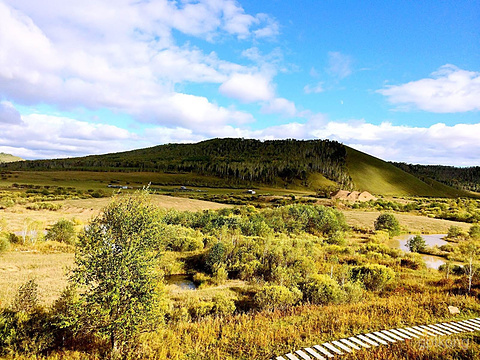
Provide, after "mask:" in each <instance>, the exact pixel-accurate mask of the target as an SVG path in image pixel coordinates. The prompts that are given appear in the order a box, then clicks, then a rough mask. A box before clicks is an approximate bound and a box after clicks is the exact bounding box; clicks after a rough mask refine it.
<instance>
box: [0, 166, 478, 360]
mask: <svg viewBox="0 0 480 360" xmlns="http://www.w3.org/2000/svg"><path fill="white" fill-rule="evenodd" d="M117 175H118V176H117ZM121 175H125V176H127V177H125V178H122V177H121ZM36 176H39V177H38V178H36V180H35V179H34V178H33V177H30V178H28V177H27V178H25V179H24V180H25V181H26V182H25V183H26V184H27V183H33V182H34V181H38V182H37V183H36V184H38V185H41V186H44V184H48V181H51V180H52V177H51V176H56V175H55V174H54V173H48V174H44V175H42V176H40V174H37V175H36ZM128 176H131V174H130V175H129V174H122V173H118V174H114V177H115V178H112V179H114V180H116V181H119V182H121V181H123V180H125V182H126V181H127V179H128V181H129V182H130V183H132V182H131V180H133V178H131V177H128ZM142 176H143V179H145V174H139V177H138V178H137V181H140V179H142ZM42 177H43V178H42ZM102 177H103V180H102V181H105V182H101V180H100V179H101V178H102ZM19 178H20V174H19V177H18V178H16V179H17V180H18V179H19ZM122 179H123V180H122ZM70 180H71V179H70ZM70 180H64V181H66V182H65V183H63V185H61V186H69V185H68V184H70V186H73V185H74V183H72V182H71V183H68V181H70ZM106 180H107V179H106V175H105V174H102V176H100V177H99V178H98V183H99V184H101V186H105V184H107V183H108V182H106ZM108 180H111V179H108ZM8 181H13V178H12V179H8ZM320 181H322V180H321V179H320ZM75 182H76V183H81V182H82V179H81V177H79V178H77V179H75ZM88 182H89V183H88ZM92 184H93V182H92V180H91V179H90V180H88V179H87V178H85V179H84V184H83V185H84V186H86V187H85V188H89V187H90V186H92ZM139 185H140V184H139ZM75 186H76V185H75ZM172 186H173V185H172ZM175 187H177V188H178V186H176V185H175ZM172 188H173V187H172ZM194 190H196V188H194ZM203 190H208V192H209V193H211V194H213V195H222V196H223V195H232V194H235V195H241V194H244V189H226V188H214V189H203ZM257 190H258V191H259V192H260V193H261V194H262V193H263V194H264V195H266V194H270V195H269V197H271V198H273V199H280V200H284V199H294V200H292V201H297V202H301V201H303V200H304V199H311V197H305V198H304V196H307V195H310V196H311V195H312V192H307V191H304V190H285V189H275V188H274V189H272V188H270V189H269V188H261V189H257ZM127 192H128V191H127ZM198 193H199V192H196V191H192V193H191V194H198ZM183 194H184V195H185V196H189V195H190V193H189V192H188V191H187V192H183ZM200 194H201V193H200ZM287 194H288V195H289V196H286V197H285V195H287ZM244 196H246V197H248V196H247V195H245V194H244ZM150 198H151V200H152V202H153V204H155V205H156V206H158V207H163V208H168V209H176V210H179V211H184V210H187V211H199V210H206V209H212V210H216V209H223V208H230V206H228V205H225V204H219V203H212V202H207V201H200V200H193V199H187V198H182V197H172V196H164V195H159V194H153V195H152V196H151V197H150ZM110 200H111V199H110V198H99V199H93V198H89V199H66V200H59V201H55V203H58V204H61V207H60V208H59V209H58V210H57V211H50V210H29V209H27V206H28V205H27V204H17V205H14V206H12V207H8V208H6V209H3V210H0V219H1V218H3V219H5V220H6V223H7V231H17V230H21V229H22V226H23V225H24V224H25V222H26V221H40V222H43V224H44V225H45V227H47V226H48V225H50V224H53V223H54V222H55V221H57V220H58V219H60V218H67V219H73V220H75V221H76V223H77V224H79V225H78V226H79V227H81V226H83V225H85V224H87V223H88V221H89V220H90V219H91V218H92V217H93V216H95V215H96V214H98V213H99V212H100V211H101V209H102V208H104V207H105V206H106V205H107V204H108V203H109V202H110ZM315 200H316V199H315ZM318 201H319V202H321V203H323V204H325V205H328V206H337V207H338V208H341V209H342V210H341V211H342V213H343V214H344V215H345V218H346V221H347V223H348V225H350V226H351V227H352V229H353V230H352V231H350V232H347V233H346V234H345V236H346V239H345V240H342V239H340V240H339V242H338V243H332V244H329V243H328V241H331V240H330V239H328V237H327V236H322V235H318V234H316V235H314V234H311V233H305V232H300V233H296V234H287V233H285V234H277V235H275V236H273V235H272V234H269V235H266V237H268V238H270V241H271V242H270V243H268V244H269V245H268V246H266V247H265V249H263V250H262V251H263V252H271V255H269V256H268V257H266V259H268V261H277V260H278V259H279V258H281V257H282V256H284V257H285V260H283V261H281V264H282V266H279V268H283V269H284V270H281V271H287V270H288V266H297V264H302V265H301V266H309V267H310V270H309V271H314V272H318V273H321V274H329V275H330V276H332V277H333V278H335V279H337V280H338V281H339V283H340V282H341V281H342V280H341V279H342V276H345V275H342V274H343V271H345V269H346V268H350V267H352V266H360V265H365V264H380V265H382V266H387V267H389V268H391V269H393V270H394V271H395V274H396V277H395V281H394V282H393V283H391V284H390V285H388V286H387V287H386V288H384V289H382V290H376V291H365V292H364V293H363V295H362V296H361V298H359V299H357V300H354V301H351V302H340V303H335V304H325V305H314V304H309V303H308V302H302V303H299V304H297V305H295V306H286V307H282V308H277V309H275V310H273V311H267V310H263V309H261V308H255V307H252V306H253V305H252V303H253V297H254V295H255V293H257V292H258V291H260V289H262V286H264V285H265V279H262V278H255V277H251V278H247V279H239V278H230V279H224V280H223V281H218V283H216V280H215V278H214V275H212V274H206V273H205V271H206V270H204V268H203V267H202V266H203V265H202V264H201V262H202V261H204V255H205V254H206V253H208V251H209V247H211V246H212V241H213V242H215V241H218V239H222V241H224V242H225V243H226V244H230V245H229V246H230V247H234V246H236V245H234V244H238V243H241V242H242V241H245V242H251V245H250V246H252V247H251V248H249V250H248V251H246V250H245V252H242V251H243V250H242V251H240V252H239V254H240V253H242V254H243V253H245V254H247V255H249V256H254V254H255V251H258V252H259V254H261V253H262V251H260V250H261V249H260V250H258V249H256V248H255V247H254V246H257V245H258V244H262V243H263V242H262V241H263V240H262V239H261V237H259V236H257V237H255V236H243V235H242V233H241V231H243V230H240V228H236V230H234V231H229V230H226V229H224V230H222V229H220V228H218V229H216V228H215V227H213V228H212V229H210V230H209V231H210V232H207V230H204V229H201V231H204V233H202V232H200V230H198V229H195V230H192V229H189V228H188V226H187V225H185V227H186V228H185V229H184V228H183V227H182V226H183V225H180V224H185V223H186V221H187V219H189V216H190V217H191V215H185V218H182V216H181V215H178V214H177V215H178V216H179V217H178V219H180V220H178V222H173V223H171V224H170V223H169V225H168V226H170V227H171V229H174V230H175V231H179V234H180V235H178V236H179V238H182V239H183V238H187V239H190V238H192V237H198V238H199V239H201V246H200V248H199V249H197V250H195V251H172V250H168V251H166V252H165V253H164V256H163V258H162V262H161V263H160V264H159V268H161V269H162V271H164V272H165V273H172V274H175V273H180V274H182V273H188V274H190V275H191V276H196V275H198V274H199V273H200V275H201V277H203V278H205V279H207V281H205V282H203V285H202V286H201V287H200V288H199V289H197V290H194V291H191V290H179V289H178V288H177V287H175V286H166V287H165V291H166V294H167V299H168V306H169V310H168V311H169V316H168V317H167V318H168V320H166V322H165V323H164V324H162V325H161V326H158V328H157V329H156V331H154V332H150V333H148V334H145V335H142V337H141V341H140V342H139V344H138V348H137V349H136V350H135V351H136V355H135V357H137V358H143V359H162V360H163V359H177V360H181V359H190V360H191V359H194V360H196V359H212V360H213V359H217V360H218V359H222V360H223V359H227V360H233V359H271V358H273V357H274V356H278V355H282V354H285V353H286V352H290V351H293V350H297V349H300V348H302V347H306V346H311V345H313V344H317V343H322V342H325V341H329V340H334V339H338V338H341V337H348V336H352V335H355V334H358V333H365V332H371V331H376V330H382V329H386V328H391V327H396V326H407V325H417V324H425V323H435V322H439V321H446V320H450V319H451V320H458V319H462V318H469V317H473V316H477V315H478V314H480V303H479V302H478V300H477V297H478V296H479V295H480V279H475V281H474V289H473V293H472V295H467V294H466V293H465V278H464V277H463V276H461V275H453V274H451V275H450V278H449V279H446V278H445V274H444V273H441V272H439V271H436V270H432V269H426V268H424V267H422V266H421V263H419V262H418V259H417V258H415V257H411V256H407V255H405V254H403V253H400V252H398V251H396V250H394V249H390V248H389V247H388V246H387V243H386V242H385V241H384V240H382V239H381V236H379V237H377V236H376V235H375V234H374V221H375V219H376V218H377V217H378V215H379V214H380V212H379V211H373V210H371V209H367V210H354V209H350V208H349V207H347V206H345V205H343V204H342V203H335V202H333V201H330V200H326V199H323V200H318ZM405 202H406V203H408V200H405ZM273 204H274V203H273ZM275 206H276V205H275ZM262 211H264V210H262V209H260V208H258V209H255V208H254V207H252V206H250V207H248V208H242V210H235V211H234V212H230V213H228V215H225V219H224V221H227V220H228V221H229V220H235V221H236V222H235V221H234V222H227V223H232V224H235V223H237V224H239V223H241V221H242V218H241V217H242V216H247V215H245V214H249V215H248V216H253V215H254V214H257V215H259V214H261V213H262ZM265 213H269V209H267V210H265ZM242 214H243V215H242ZM175 216H176V215H175V214H173V215H172V218H171V219H174V218H175ZM395 216H396V217H397V219H398V220H399V222H400V225H401V226H402V228H403V230H404V231H405V232H411V233H446V232H447V231H448V228H449V227H451V226H452V225H455V226H459V227H460V228H462V229H463V230H465V231H466V230H468V229H469V227H470V226H471V224H466V223H461V222H454V221H449V220H441V219H433V218H430V217H425V216H419V215H415V214H412V213H395ZM182 219H183V220H182ZM171 221H173V220H171ZM275 224H276V225H275V226H282V224H279V222H278V221H277V222H275ZM181 231H184V233H182V232H181ZM182 234H185V235H182ZM334 241H337V240H335V239H334ZM290 243H291V244H292V247H291V248H288V247H287V244H290ZM203 244H210V245H208V246H207V245H205V248H203ZM258 246H260V245H258ZM282 246H283V247H282ZM302 246H306V247H305V248H302ZM26 250H27V251H26ZM55 251H56V252H55ZM250 260H251V259H250ZM402 260H403V262H402ZM405 261H407V264H409V265H406V266H405V265H402V264H403V263H404V262H405ZM72 264H73V254H72V253H71V252H70V253H67V252H64V251H62V248H60V247H59V248H58V249H57V250H55V249H53V250H52V249H48V248H42V243H41V242H38V243H37V244H36V245H35V246H30V247H28V246H20V245H15V246H13V247H12V248H11V249H10V251H8V252H6V253H4V254H2V255H0V305H1V306H2V307H6V306H8V304H10V303H11V302H12V300H13V297H14V295H15V293H16V290H17V288H18V286H19V285H21V284H23V283H25V281H27V280H29V279H32V278H35V279H36V281H37V283H38V285H39V293H40V300H41V304H43V305H45V306H48V305H49V304H52V303H53V301H54V300H55V299H57V298H58V296H59V294H60V292H61V291H62V290H63V289H64V287H65V285H66V275H65V274H66V269H67V268H68V266H71V265H72ZM249 264H254V265H252V266H258V265H255V264H256V263H255V261H251V262H250V263H249ZM165 269H167V270H168V271H165ZM298 271H303V268H302V267H301V268H300V269H299V270H298ZM232 273H233V272H232ZM275 274H276V275H275V276H279V277H280V278H281V279H283V280H282V281H285V282H288V281H291V279H290V278H289V277H285V273H282V272H278V273H275ZM282 276H284V277H283V278H282ZM289 279H290V280H289ZM337 280H336V281H337ZM269 281H272V282H273V281H279V280H275V278H273V277H272V278H271V279H270V280H269ZM216 298H221V299H227V300H230V301H234V302H235V303H236V306H237V311H236V312H234V313H229V314H227V315H208V314H207V315H202V316H197V317H193V315H192V316H190V315H189V316H186V314H187V315H188V311H190V310H188V311H187V313H185V312H183V313H182V312H179V311H176V310H178V309H181V308H182V307H184V308H185V309H195V311H200V310H198V309H203V308H205V307H208V306H210V305H211V304H214V302H215V301H216V300H215V299H216ZM448 305H453V306H457V307H459V308H460V311H461V313H460V315H458V316H453V315H451V314H450V313H449V312H448V309H447V306H448ZM179 314H180V315H182V316H180V315H179ZM183 315H185V316H183ZM462 339H468V341H469V342H468V344H469V345H468V348H467V349H465V348H464V347H462V344H463V343H458V346H457V347H454V346H453V347H450V348H449V349H448V351H447V352H445V349H443V348H442V347H441V346H437V347H435V346H431V347H429V348H428V349H425V348H424V346H423V345H422V343H420V342H414V341H413V342H409V343H406V344H398V345H394V346H393V347H391V348H389V349H390V350H388V351H391V352H388V351H387V350H384V349H372V351H364V352H357V353H355V354H354V355H352V356H350V357H347V358H349V359H377V358H382V359H384V358H392V359H393V358H395V359H412V358H413V359H472V358H478V357H479V356H480V345H479V342H480V339H479V338H478V336H476V335H475V334H473V335H467V338H465V337H464V338H462ZM90 346H91V347H88V346H87V350H78V349H77V350H72V349H68V348H64V349H62V350H59V351H53V352H51V353H49V354H47V355H46V357H36V356H38V355H37V354H35V355H34V354H30V355H29V354H22V353H20V352H18V353H14V354H13V355H11V357H10V358H12V359H14V358H15V359H34V358H35V359H38V358H45V359H50V360H53V359H85V358H86V359H100V358H102V357H103V355H104V354H103V355H102V353H101V352H100V350H98V348H94V347H93V346H94V345H90ZM100 348H101V347H100ZM392 354H393V355H392ZM7 358H8V357H7ZM132 358H133V357H132Z"/></svg>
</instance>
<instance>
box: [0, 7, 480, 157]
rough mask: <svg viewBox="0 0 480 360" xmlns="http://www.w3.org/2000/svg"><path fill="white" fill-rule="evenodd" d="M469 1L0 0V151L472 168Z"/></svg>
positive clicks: (477, 93)
mask: <svg viewBox="0 0 480 360" xmlns="http://www.w3.org/2000/svg"><path fill="white" fill-rule="evenodd" d="M479 115H480V3H478V2H476V1H463V0H460V1H419V2H413V1H385V0H384V1H368V2H364V1H329V0H328V1H327V0H325V1H321V0H315V1H313V0H311V1H306V0H305V1H294V2H293V1H278V0H265V1H250V0H249V1H232V0H202V1H188V0H186V1H167V0H151V1H127V0H84V1H81V2H79V1H72V0H48V1H45V0H39V1H31V0H0V152H7V153H11V154H14V155H18V156H21V157H24V158H27V159H39V158H54V157H71V156H81V155H87V154H101V153H107V152H115V151H123V150H129V149H135V148H142V147H147V146H154V145H158V144H165V143H170V142H196V141H201V140H205V139H210V138H215V137H244V138H258V139H281V138H297V139H325V138H329V139H335V140H338V141H340V142H342V143H344V144H346V145H349V146H352V147H354V148H356V149H359V150H361V151H365V152H367V153H369V154H372V155H375V156H378V157H380V158H382V159H385V160H392V161H403V162H408V163H422V164H444V165H456V166H474V165H480V141H479V139H480V116H479Z"/></svg>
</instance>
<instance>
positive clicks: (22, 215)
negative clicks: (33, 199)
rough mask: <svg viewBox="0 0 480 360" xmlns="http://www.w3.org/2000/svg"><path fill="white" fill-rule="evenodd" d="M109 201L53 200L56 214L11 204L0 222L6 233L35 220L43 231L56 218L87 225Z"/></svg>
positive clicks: (156, 198) (188, 203) (202, 204)
mask: <svg viewBox="0 0 480 360" xmlns="http://www.w3.org/2000/svg"><path fill="white" fill-rule="evenodd" d="M111 200H112V199H111V198H109V197H108V198H100V199H79V200H61V201H54V203H56V204H57V203H58V204H61V205H62V208H61V209H60V210H58V211H50V210H29V209H27V208H26V207H25V205H15V206H12V207H10V208H6V209H3V210H0V219H2V218H3V219H5V221H6V222H7V228H6V230H7V231H11V232H13V231H21V230H22V229H23V227H24V224H25V222H26V221H27V220H28V221H39V222H41V223H42V224H44V226H45V228H47V227H48V226H49V225H51V224H53V223H55V222H56V221H58V220H59V219H62V218H64V219H68V220H77V221H79V222H81V223H84V224H86V223H88V222H89V221H90V220H91V219H92V218H93V217H94V216H96V215H97V214H98V213H99V212H100V210H101V209H103V208H104V207H105V206H106V205H107V204H108V203H110V201H111ZM150 200H151V201H152V203H153V204H154V205H156V206H158V207H162V208H166V209H172V208H174V209H177V210H181V211H183V210H188V211H199V210H208V209H211V210H216V209H221V208H225V207H229V206H230V205H225V204H219V203H214V202H210V201H203V200H194V199H186V198H180V197H173V196H166V195H152V196H151V197H150Z"/></svg>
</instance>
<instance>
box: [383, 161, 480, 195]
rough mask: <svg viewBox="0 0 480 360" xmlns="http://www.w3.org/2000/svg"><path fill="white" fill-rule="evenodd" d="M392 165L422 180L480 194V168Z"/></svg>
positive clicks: (394, 163) (396, 163) (395, 163)
mask: <svg viewBox="0 0 480 360" xmlns="http://www.w3.org/2000/svg"><path fill="white" fill-rule="evenodd" d="M392 164H393V165H395V166H396V167H398V168H400V169H402V170H403V171H406V172H408V173H410V174H412V175H414V176H416V177H418V178H420V179H424V178H431V179H434V180H437V181H439V182H441V183H444V184H446V185H448V186H452V187H454V188H457V189H461V190H467V191H475V192H480V166H473V167H466V168H459V167H454V166H443V165H412V164H406V163H398V162H392Z"/></svg>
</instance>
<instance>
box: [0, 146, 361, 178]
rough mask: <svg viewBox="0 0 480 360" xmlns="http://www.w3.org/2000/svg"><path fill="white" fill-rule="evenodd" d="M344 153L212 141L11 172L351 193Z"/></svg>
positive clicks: (35, 164) (29, 164) (22, 166)
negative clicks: (143, 174) (317, 177)
mask: <svg viewBox="0 0 480 360" xmlns="http://www.w3.org/2000/svg"><path fill="white" fill-rule="evenodd" d="M345 159H346V149H345V146H344V145H343V144H340V143H338V142H336V141H330V140H269V141H260V140H253V139H213V140H207V141H203V142H199V143H196V144H168V145H160V146H155V147H151V148H146V149H140V150H133V151H127V152H121V153H112V154H106V155H92V156H86V157H79V158H69V159H54V160H36V161H25V162H17V163H13V164H9V165H3V167H6V168H8V169H9V170H36V171H41V170H84V171H158V172H170V173H196V174H201V175H210V176H218V177H222V178H224V179H226V180H229V181H231V182H232V181H233V182H235V181H239V182H260V183H266V184H269V183H273V182H274V181H275V180H276V179H277V178H281V179H283V180H285V181H293V180H294V179H300V180H304V179H306V178H307V177H308V175H309V174H310V173H321V174H322V175H324V176H325V177H326V178H328V179H330V180H332V181H335V182H337V183H338V184H340V186H342V187H351V186H352V181H351V178H350V176H349V175H348V171H347V167H346V161H345Z"/></svg>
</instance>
